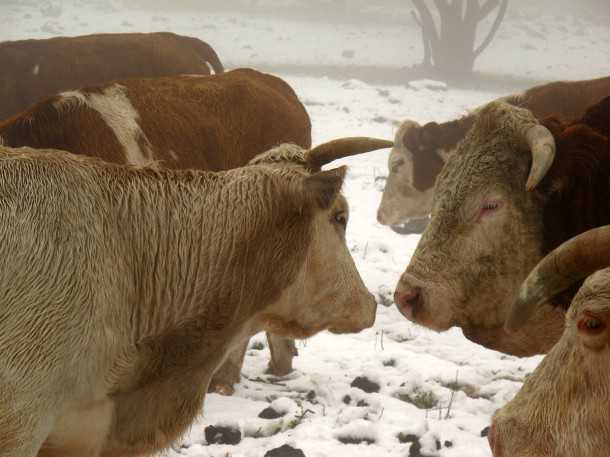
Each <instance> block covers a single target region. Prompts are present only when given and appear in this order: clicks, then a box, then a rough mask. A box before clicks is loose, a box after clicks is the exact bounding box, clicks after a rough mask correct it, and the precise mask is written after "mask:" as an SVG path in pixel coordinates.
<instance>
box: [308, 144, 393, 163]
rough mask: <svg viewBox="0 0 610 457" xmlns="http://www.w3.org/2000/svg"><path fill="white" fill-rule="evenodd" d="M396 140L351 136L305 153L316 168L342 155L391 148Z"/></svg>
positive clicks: (346, 155)
mask: <svg viewBox="0 0 610 457" xmlns="http://www.w3.org/2000/svg"><path fill="white" fill-rule="evenodd" d="M392 146H394V142H392V141H388V140H381V139H378V138H369V137H350V138H341V139H338V140H333V141H329V142H328V143H322V144H320V145H318V146H316V147H315V148H313V149H311V150H309V151H307V152H306V154H305V160H306V161H307V164H308V165H309V166H310V167H311V168H313V169H314V170H319V169H321V168H322V165H325V164H327V163H330V162H332V161H333V160H337V159H340V158H342V157H348V156H353V155H356V154H363V153H365V152H370V151H375V150H377V149H385V148H391V147H392Z"/></svg>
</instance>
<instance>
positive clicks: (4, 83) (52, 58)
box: [0, 32, 224, 120]
mask: <svg viewBox="0 0 610 457" xmlns="http://www.w3.org/2000/svg"><path fill="white" fill-rule="evenodd" d="M210 66H211V67H212V69H213V70H214V72H215V73H216V74H219V73H222V72H224V68H223V65H222V63H221V62H220V59H219V58H218V55H217V54H216V52H215V51H214V49H212V47H211V46H210V45H209V44H207V43H205V42H203V41H201V40H199V39H197V38H192V37H187V36H181V35H176V34H174V33H169V32H159V33H115V34H96V35H86V36H78V37H56V38H49V39H45V40H22V41H4V42H2V43H0V100H1V102H0V120H2V119H5V118H7V117H10V116H13V115H15V114H18V113H20V112H21V111H23V110H25V109H27V108H28V107H29V106H31V105H32V104H34V103H35V102H37V101H39V100H42V99H44V98H47V97H50V96H52V95H55V94H56V93H58V92H61V91H66V90H74V89H79V88H81V87H84V86H94V85H100V84H106V83H109V82H111V81H114V80H115V79H124V78H135V77H150V78H154V77H161V76H176V75H181V74H199V75H209V74H210V73H211V72H210Z"/></svg>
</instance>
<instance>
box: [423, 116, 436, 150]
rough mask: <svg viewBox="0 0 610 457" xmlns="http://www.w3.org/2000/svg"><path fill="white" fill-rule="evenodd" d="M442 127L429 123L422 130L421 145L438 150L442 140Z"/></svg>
mask: <svg viewBox="0 0 610 457" xmlns="http://www.w3.org/2000/svg"><path fill="white" fill-rule="evenodd" d="M440 134H441V132H440V127H439V125H438V123H436V122H428V123H427V124H426V125H424V126H423V127H422V129H421V143H422V145H424V146H425V147H426V149H427V148H430V147H432V148H436V147H437V145H438V144H439V140H440Z"/></svg>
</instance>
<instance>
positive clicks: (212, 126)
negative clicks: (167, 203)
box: [0, 69, 311, 393]
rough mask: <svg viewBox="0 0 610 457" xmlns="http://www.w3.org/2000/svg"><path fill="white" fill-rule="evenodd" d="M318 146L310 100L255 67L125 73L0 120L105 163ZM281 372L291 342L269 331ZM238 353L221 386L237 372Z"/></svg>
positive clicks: (30, 141) (22, 136) (25, 140)
mask: <svg viewBox="0 0 610 457" xmlns="http://www.w3.org/2000/svg"><path fill="white" fill-rule="evenodd" d="M287 142H290V143H295V144H297V145H299V146H302V147H304V148H308V147H310V146H311V122H310V119H309V116H308V114H307V111H306V110H305V107H304V106H303V105H302V104H301V102H300V101H299V99H298V98H297V96H296V94H295V93H294V91H293V90H292V88H291V87H290V86H289V85H288V84H287V83H286V82H285V81H283V80H282V79H280V78H277V77H275V76H272V75H269V74H266V73H261V72H258V71H255V70H250V69H239V70H234V71H229V72H226V73H223V74H220V75H213V76H206V77H190V76H188V77H187V76H174V77H167V78H153V79H127V80H123V81H118V82H115V83H111V84H108V85H105V86H98V87H92V88H87V89H81V90H78V91H70V92H66V93H63V94H60V95H56V96H54V97H51V98H48V99H46V100H44V101H41V102H40V103H38V104H36V105H34V106H33V107H31V108H30V109H28V110H27V111H24V112H22V113H21V114H19V115H18V116H15V117H13V118H11V119H8V120H6V121H5V122H0V144H4V145H6V146H11V147H20V146H30V147H34V148H43V149H44V148H52V149H60V150H65V151H69V152H72V153H74V154H85V155H86V154H90V155H95V156H97V157H100V158H102V159H104V160H106V161H110V162H116V163H123V164H145V163H148V162H151V161H156V162H158V163H160V164H161V165H163V166H165V167H169V168H198V169H203V170H212V171H219V170H226V169H229V168H235V167H239V166H243V165H245V164H247V163H248V161H249V160H250V159H252V158H253V157H254V156H256V155H257V154H260V153H262V152H264V151H266V150H268V149H270V148H272V147H273V146H276V145H278V144H281V143H287ZM268 341H269V347H270V348H271V353H272V360H271V362H270V365H269V369H270V371H271V372H272V373H274V374H276V375H284V374H286V373H288V372H290V371H291V370H292V359H293V356H294V354H295V352H296V348H295V345H294V342H293V341H292V340H286V339H284V338H281V337H273V336H270V335H268ZM246 345H247V341H246V342H244V347H243V349H242V351H241V352H240V351H237V352H236V353H235V354H234V355H232V356H231V357H230V358H229V359H228V360H227V362H226V365H225V366H223V367H222V368H220V370H219V373H218V375H217V377H216V378H215V381H214V382H213V383H212V385H213V386H214V388H215V389H216V390H218V391H221V392H223V393H230V392H231V387H230V386H232V385H233V384H234V383H235V382H238V381H239V379H240V372H241V365H242V360H243V355H244V352H245V350H246Z"/></svg>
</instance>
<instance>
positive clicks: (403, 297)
mask: <svg viewBox="0 0 610 457" xmlns="http://www.w3.org/2000/svg"><path fill="white" fill-rule="evenodd" d="M394 301H395V302H396V303H397V304H398V305H399V306H401V307H403V308H411V309H415V308H417V307H418V306H420V305H421V304H422V296H421V288H420V287H411V288H409V289H406V290H403V291H400V292H398V291H396V294H395V297H394Z"/></svg>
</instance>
